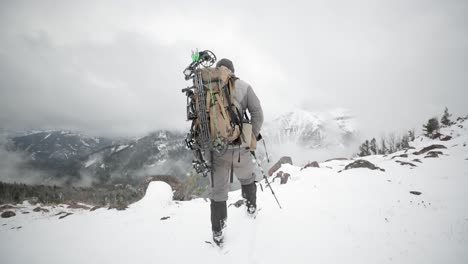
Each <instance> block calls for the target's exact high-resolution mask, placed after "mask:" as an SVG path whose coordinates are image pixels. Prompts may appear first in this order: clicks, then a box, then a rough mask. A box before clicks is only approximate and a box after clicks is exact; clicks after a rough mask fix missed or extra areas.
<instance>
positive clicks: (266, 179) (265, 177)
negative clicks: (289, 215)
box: [250, 151, 283, 209]
mask: <svg viewBox="0 0 468 264" xmlns="http://www.w3.org/2000/svg"><path fill="white" fill-rule="evenodd" d="M250 153H251V154H252V156H253V157H254V159H255V163H257V166H258V167H259V168H260V172H261V173H262V174H263V178H264V179H265V182H266V184H267V186H268V187H270V190H271V193H272V194H273V197H275V200H276V203H278V206H279V208H280V209H283V208H282V207H281V204H280V203H279V201H278V198H277V197H276V194H275V191H273V188H272V187H271V185H270V182H269V181H268V177H267V176H266V174H265V171H264V170H263V168H262V166H260V162H259V161H258V159H257V156H255V152H254V151H251V152H250Z"/></svg>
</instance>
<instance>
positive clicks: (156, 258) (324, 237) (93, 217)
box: [0, 121, 468, 264]
mask: <svg viewBox="0 0 468 264" xmlns="http://www.w3.org/2000/svg"><path fill="white" fill-rule="evenodd" d="M467 126H468V122H467V121H460V122H458V123H457V124H456V125H454V126H452V127H451V128H444V129H442V131H441V132H442V134H445V135H451V136H452V137H453V138H452V139H451V140H448V141H440V140H429V139H427V138H422V137H420V138H417V139H416V140H415V142H412V143H411V144H412V146H413V147H414V148H415V149H409V150H406V151H401V152H398V153H394V154H392V155H388V156H381V155H377V156H369V157H366V158H364V160H367V161H370V162H372V163H373V164H375V165H376V166H378V167H380V168H382V169H384V170H385V171H380V170H369V169H367V168H358V169H349V170H344V168H345V166H346V165H348V164H350V163H352V162H354V161H353V160H341V161H338V160H335V161H328V162H322V163H320V168H306V169H302V166H292V165H283V166H282V167H281V168H280V170H281V171H283V172H287V173H290V174H291V178H290V180H289V181H288V183H287V184H285V185H280V184H279V181H278V180H275V182H274V183H273V184H272V186H273V188H274V189H275V192H276V194H277V196H278V198H279V200H280V202H281V204H282V206H283V209H279V208H278V206H277V204H276V202H275V200H274V198H273V196H272V195H271V193H270V191H269V190H265V191H264V192H261V191H260V188H259V193H258V203H259V206H260V207H261V211H260V213H259V215H258V217H257V218H256V219H255V220H253V219H250V218H248V217H247V216H246V215H245V212H244V208H242V207H241V208H236V207H234V206H231V207H229V208H228V215H229V219H228V223H227V224H228V231H227V237H226V247H225V249H224V250H222V251H220V250H218V249H215V248H212V247H211V246H210V245H208V244H206V243H205V242H204V241H205V240H210V238H211V232H210V214H209V203H208V201H205V200H203V199H196V200H193V201H187V202H175V201H172V199H171V196H172V194H171V190H170V187H169V186H168V185H166V184H165V183H161V182H153V183H151V184H150V185H149V187H148V190H147V194H146V196H145V197H144V198H143V199H142V200H140V201H139V202H137V203H135V204H133V205H131V206H130V208H129V209H127V210H125V211H116V210H107V209H98V210H96V211H94V212H89V211H85V210H78V209H73V210H74V211H73V212H74V214H73V215H70V216H68V217H66V218H63V219H59V218H58V217H59V216H58V215H56V214H57V213H59V212H60V211H63V210H71V209H64V208H61V207H56V208H49V209H50V210H51V211H50V212H48V213H44V212H42V213H41V212H32V211H31V209H32V208H33V207H32V206H31V205H27V204H24V205H22V206H23V208H20V209H16V210H15V211H16V213H17V215H16V216H14V217H11V218H7V219H3V218H2V219H0V244H1V245H2V246H1V247H0V256H2V263H139V264H142V263H204V264H210V263H216V264H219V263H268V264H271V263H373V264H374V263H467V261H468V251H467V249H468V203H467V202H466V201H468V193H467V188H468V146H467V144H468V131H467ZM434 144H438V145H443V146H445V147H446V148H438V149H434V151H440V152H442V154H440V153H439V154H437V153H436V154H437V156H438V157H429V156H431V155H428V154H427V153H428V152H426V153H423V154H419V155H417V154H414V153H415V152H417V151H420V150H422V149H423V148H425V147H427V146H430V145H434ZM426 156H428V157H427V158H425V157H426ZM415 160H419V162H418V161H415ZM402 162H408V163H411V164H413V165H415V166H411V165H401V164H402ZM299 165H303V164H299ZM340 171H341V172H340ZM274 176H275V175H274ZM274 176H273V177H274ZM410 192H420V195H415V194H412V193H410ZM240 197H241V194H240V192H239V191H236V192H232V193H230V200H229V203H234V202H235V201H237V200H238V199H240ZM22 212H29V214H23V213H22ZM166 217H169V218H167V219H166ZM163 219H165V220H163ZM19 227H21V228H19Z"/></svg>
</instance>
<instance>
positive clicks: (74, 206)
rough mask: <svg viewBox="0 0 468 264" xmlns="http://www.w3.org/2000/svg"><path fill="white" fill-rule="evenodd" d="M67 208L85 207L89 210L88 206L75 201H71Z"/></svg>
mask: <svg viewBox="0 0 468 264" xmlns="http://www.w3.org/2000/svg"><path fill="white" fill-rule="evenodd" d="M68 208H69V209H85V210H89V208H90V207H89V206H86V205H82V204H78V203H77V202H71V204H70V205H69V206H68Z"/></svg>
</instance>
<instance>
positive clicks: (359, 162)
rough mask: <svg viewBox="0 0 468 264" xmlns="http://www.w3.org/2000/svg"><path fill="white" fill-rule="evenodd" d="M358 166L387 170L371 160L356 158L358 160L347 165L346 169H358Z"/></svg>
mask: <svg viewBox="0 0 468 264" xmlns="http://www.w3.org/2000/svg"><path fill="white" fill-rule="evenodd" d="M357 168H368V169H370V170H381V171H385V170H384V169H382V168H379V167H377V166H375V165H374V164H372V163H371V162H370V161H367V160H356V161H354V162H352V163H350V164H348V165H346V167H345V168H344V169H345V170H349V169H357Z"/></svg>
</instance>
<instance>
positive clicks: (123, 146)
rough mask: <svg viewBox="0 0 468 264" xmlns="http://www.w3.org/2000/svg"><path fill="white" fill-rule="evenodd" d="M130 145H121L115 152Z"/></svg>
mask: <svg viewBox="0 0 468 264" xmlns="http://www.w3.org/2000/svg"><path fill="white" fill-rule="evenodd" d="M128 146H129V145H122V146H119V147H118V148H117V149H116V150H115V153H117V152H120V151H122V150H124V149H126V148H128Z"/></svg>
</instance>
